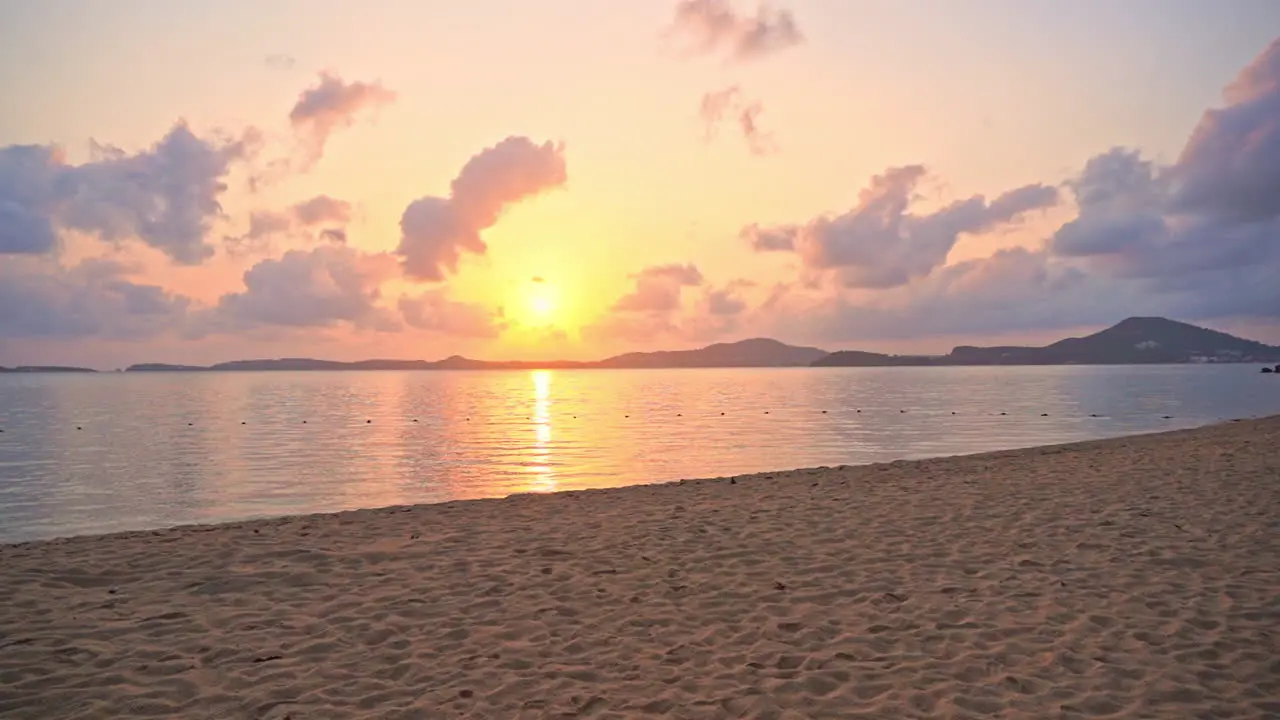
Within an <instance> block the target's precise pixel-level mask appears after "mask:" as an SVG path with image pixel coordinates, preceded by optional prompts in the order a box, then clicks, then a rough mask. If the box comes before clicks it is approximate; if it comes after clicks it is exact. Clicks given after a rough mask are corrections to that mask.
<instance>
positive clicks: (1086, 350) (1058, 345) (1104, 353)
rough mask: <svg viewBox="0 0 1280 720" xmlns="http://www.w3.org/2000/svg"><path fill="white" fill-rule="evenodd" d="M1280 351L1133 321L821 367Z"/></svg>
mask: <svg viewBox="0 0 1280 720" xmlns="http://www.w3.org/2000/svg"><path fill="white" fill-rule="evenodd" d="M1277 360H1280V347H1275V346H1271V345H1265V344H1263V343H1260V342H1256V341H1254V340H1245V339H1243V338H1238V337H1236V336H1234V335H1228V334H1227V333H1223V332H1218V331H1216V330H1208V329H1206V328H1202V327H1197V326H1195V325H1190V324H1188V323H1184V322H1178V321H1176V320H1169V319H1167V318H1159V317H1131V318H1129V319H1127V320H1123V321H1121V322H1119V323H1117V324H1115V325H1112V326H1111V327H1109V328H1107V329H1106V330H1102V331H1099V332H1096V333H1094V334H1092V335H1087V336H1085V337H1082V338H1066V339H1063V340H1059V341H1058V342H1055V343H1053V344H1052V345H1046V346H1044V347H1020V346H1003V347H972V346H968V345H962V346H960V347H957V348H955V349H953V350H952V351H951V352H950V353H949V354H947V355H942V356H938V357H922V356H910V355H882V354H879V353H867V352H861V351H857V350H845V351H840V352H835V353H832V354H830V355H827V356H826V357H824V358H821V359H819V360H817V361H816V362H814V363H813V364H814V366H816V367H877V366H885V365H1132V364H1142V363H1196V362H1276V361H1277Z"/></svg>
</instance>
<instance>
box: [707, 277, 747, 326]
mask: <svg viewBox="0 0 1280 720" xmlns="http://www.w3.org/2000/svg"><path fill="white" fill-rule="evenodd" d="M753 285H754V283H752V282H750V281H748V280H735V281H733V282H731V283H729V284H728V285H726V286H725V287H722V288H712V289H708V290H707V293H706V296H705V300H704V302H705V305H706V312H707V314H708V315H712V316H718V317H724V316H729V315H739V314H741V313H742V312H743V311H744V310H746V309H747V301H746V300H745V299H743V297H742V295H741V291H742V289H743V288H748V287H752V286H753Z"/></svg>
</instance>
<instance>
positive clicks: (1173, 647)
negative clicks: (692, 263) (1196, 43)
mask: <svg viewBox="0 0 1280 720" xmlns="http://www.w3.org/2000/svg"><path fill="white" fill-rule="evenodd" d="M692 451H694V452H696V447H695V448H694V449H693V450H692ZM0 716H3V717H5V718H39V719H40V720H51V719H53V718H72V717H77V718H117V717H190V718H264V719H265V718H272V719H276V720H280V719H282V718H293V719H294V720H301V719H303V718H436V717H454V718H456V717H466V718H543V717H599V718H607V717H674V718H722V717H759V718H828V717H831V718H834V717H842V718H853V717H867V718H910V717H1008V718H1013V717H1018V718H1051V717H1052V718H1056V717H1117V718H1138V717H1144V718H1150V717H1161V718H1193V717H1242V718H1262V717H1280V418H1269V419H1264V420H1257V421H1245V422H1237V423H1228V424H1224V425H1219V426H1213V427H1208V428H1202V429H1198V430H1190V431H1179V432H1171V433H1164V434H1158V435H1147V436H1139V437H1131V438H1124V439H1117V440H1104V441H1098V442H1088V443H1080V444H1074V445H1063V446H1054V447H1044V448H1032V449H1027V450H1017V451H1007V452H997V453H988V454H983V455H973V456H967V457H956V458H942V459H934V460H924V461H917V462H898V463H891V464H881V465H871V466H861V467H841V468H819V469H809V470H797V471H789V472H774V473H763V474H759V475H752V476H740V477H737V478H718V479H709V480H696V481H684V482H681V483H673V484H667V485H650V486H638V487H630V488H621V489H613V490H600V491H589V492H575V493H565V494H557V495H549V496H519V497H513V498H508V499H506V500H480V501H468V502H454V503H448V504H444V505H434V506H417V507H409V508H391V509H384V510H376V511H359V512H347V513H338V514H332V515H312V516H305V517H292V518H284V519H275V520H265V521H254V522H244V523H233V524H227V525H218V526H203V527H183V528H175V529H170V530H161V531H156V532H135V533H125V534H117V535H109V536H98V537H81V538H72V539H66V540H57V541H52V542H39V543H28V544H23V545H10V546H0Z"/></svg>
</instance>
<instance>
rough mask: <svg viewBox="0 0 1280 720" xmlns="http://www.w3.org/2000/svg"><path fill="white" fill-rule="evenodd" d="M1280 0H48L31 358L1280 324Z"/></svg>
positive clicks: (13, 155) (35, 47) (31, 72)
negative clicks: (1130, 322)
mask: <svg viewBox="0 0 1280 720" xmlns="http://www.w3.org/2000/svg"><path fill="white" fill-rule="evenodd" d="M1278 38H1280V3H1276V2H1274V0H1222V1H1221V2H1216V3H1207V2H1202V1H1200V0H1128V1H1127V2H1123V3H1113V2H1104V1H1103V0H1086V1H1085V2H1078V3H1061V2H1046V1H1042V0H1017V1H1015V0H973V2H966V3H951V2H945V1H944V0H906V1H897V0H777V1H776V2H772V3H768V4H764V5H760V4H757V3H755V2H751V1H749V0H543V1H542V2H539V3H528V2H519V1H517V0H471V2H467V3H445V2H438V1H427V2H422V1H418V2H412V1H409V0H404V1H393V0H367V1H366V2H364V3H359V4H357V3H349V2H344V1H341V0H306V1H303V0H268V1H267V2H262V1H261V0H259V1H257V2H248V1H247V0H245V1H242V0H224V2H221V3H174V2H161V1H159V0H117V2H113V3H98V2H91V1H89V0H40V1H38V2H37V1H28V0H12V1H10V2H6V3H4V4H3V5H0V93H2V95H3V97H4V98H5V106H6V107H5V111H4V112H3V113H0V365H14V364H54V363H56V364H76V365H87V366H91V367H97V368H113V367H122V366H125V365H128V364H131V363H135V362H178V363H200V364H206V363H213V362H219V361H224V360H230V359H237V358H259V357H299V356H306V357H323V358H332V359H346V360H351V359H361V358H375V357H376V358H421V359H438V358H441V357H445V356H448V355H454V354H461V355H466V356H469V357H479V358H486V359H516V358H522V359H533V360H538V359H555V358H564V359H590V358H598V357H603V356H607V355H611V354H615V353H620V352H627V351H633V350H653V349H675V348H686V347H697V346H701V345H706V344H708V343H712V342H721V341H732V340H738V339H743V338H749V337H762V336H767V337H774V338H777V339H780V340H783V341H785V342H791V343H796V344H807V345H816V346H819V347H823V348H827V349H832V350H834V349H846V348H858V349H866V350H879V351H889V352H946V351H947V350H949V349H950V347H952V346H953V345H956V344H962V343H967V344H974V343H987V342H989V343H1001V344H1006V343H1016V342H1026V343H1041V342H1050V341H1053V340H1056V339H1058V338H1060V337H1064V336H1067V335H1079V334H1083V333H1087V332H1092V331H1094V330H1097V329H1100V328H1101V327H1104V326H1106V325H1110V324H1112V323H1114V322H1117V321H1119V320H1121V319H1123V318H1125V317H1128V316H1131V315H1163V316H1167V317H1172V318H1175V319H1180V320H1185V321H1190V322H1196V323H1198V324H1202V325H1206V326H1209V327H1214V328H1218V329H1223V330H1227V331H1229V332H1235V333H1238V334H1242V335H1245V336H1248V337H1252V338H1254V339H1259V340H1263V341H1267V342H1273V343H1280V281H1277V280H1276V278H1280V41H1278Z"/></svg>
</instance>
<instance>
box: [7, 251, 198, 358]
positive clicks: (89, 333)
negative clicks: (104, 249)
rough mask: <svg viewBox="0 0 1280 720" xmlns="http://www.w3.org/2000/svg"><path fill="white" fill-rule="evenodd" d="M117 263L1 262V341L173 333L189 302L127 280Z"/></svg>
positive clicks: (125, 270) (134, 337)
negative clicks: (60, 264)
mask: <svg viewBox="0 0 1280 720" xmlns="http://www.w3.org/2000/svg"><path fill="white" fill-rule="evenodd" d="M130 274H131V272H130V269H129V268H127V267H125V266H124V265H121V264H119V263H116V262H113V261H109V260H101V259H90V260H84V261H82V262H81V263H79V264H78V265H75V266H73V267H71V268H63V267H60V266H58V265H56V264H55V263H53V262H52V261H49V260H45V259H37V258H11V259H9V260H6V261H5V262H3V263H0V338H4V339H11V340H18V339H22V340H35V339H61V340H69V339H85V338H97V339H103V340H140V339H145V338H150V337H154V336H157V335H160V334H162V333H164V332H167V331H170V330H174V329H176V328H178V327H180V326H181V325H182V323H183V322H184V321H185V318H186V315H187V311H188V309H189V308H190V306H191V301H190V300H189V299H187V298H185V297H182V296H179V295H175V294H173V293H171V292H169V291H167V290H165V289H163V288H160V287H158V286H155V285H147V284H140V283H136V282H133V281H132V280H130V279H128V276H129V275H130Z"/></svg>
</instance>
